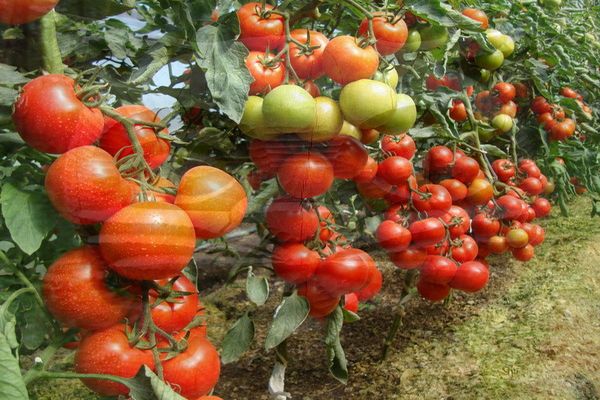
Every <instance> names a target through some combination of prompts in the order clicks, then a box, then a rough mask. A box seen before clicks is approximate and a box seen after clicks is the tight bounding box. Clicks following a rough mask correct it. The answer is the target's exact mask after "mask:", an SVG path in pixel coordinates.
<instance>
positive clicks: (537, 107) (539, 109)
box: [531, 96, 552, 114]
mask: <svg viewBox="0 0 600 400" xmlns="http://www.w3.org/2000/svg"><path fill="white" fill-rule="evenodd" d="M531 111H533V112H534V113H536V114H543V113H551V112H552V105H550V103H548V101H547V100H546V99H545V98H543V97H542V96H538V97H536V98H535V99H533V101H532V102H531Z"/></svg>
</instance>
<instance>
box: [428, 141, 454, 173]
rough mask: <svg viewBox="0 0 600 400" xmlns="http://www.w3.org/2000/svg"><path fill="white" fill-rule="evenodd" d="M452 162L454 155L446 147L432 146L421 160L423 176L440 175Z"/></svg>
mask: <svg viewBox="0 0 600 400" xmlns="http://www.w3.org/2000/svg"><path fill="white" fill-rule="evenodd" d="M453 160H454V153H453V152H452V150H450V149H449V148H447V147H446V146H434V147H432V148H431V149H429V151H428V152H427V156H426V157H425V160H423V168H424V169H425V174H426V175H427V174H432V175H436V174H442V173H444V172H447V170H448V168H450V165H451V164H452V161H453Z"/></svg>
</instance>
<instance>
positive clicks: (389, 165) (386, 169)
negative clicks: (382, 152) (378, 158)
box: [377, 156, 413, 185]
mask: <svg viewBox="0 0 600 400" xmlns="http://www.w3.org/2000/svg"><path fill="white" fill-rule="evenodd" d="M377 174H378V175H379V176H380V177H381V178H383V179H385V181H386V182H388V183H389V184H390V185H402V184H404V183H406V180H407V179H408V178H409V177H410V176H411V175H412V174H413V165H412V163H411V162H410V161H409V160H407V159H406V158H404V157H400V156H392V157H388V158H386V159H385V160H383V161H382V162H381V163H380V164H379V169H378V171H377Z"/></svg>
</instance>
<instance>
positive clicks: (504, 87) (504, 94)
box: [494, 82, 517, 104]
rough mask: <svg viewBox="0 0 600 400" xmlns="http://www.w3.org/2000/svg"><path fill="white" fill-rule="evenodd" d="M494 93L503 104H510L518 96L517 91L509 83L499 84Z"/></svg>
mask: <svg viewBox="0 0 600 400" xmlns="http://www.w3.org/2000/svg"><path fill="white" fill-rule="evenodd" d="M494 92H495V93H496V94H497V96H498V100H500V102H501V103H502V104H506V103H508V102H509V101H511V100H513V99H514V98H515V96H516V95H517V89H515V87H514V86H513V85H512V84H510V83H508V82H498V83H497V84H496V85H495V86H494Z"/></svg>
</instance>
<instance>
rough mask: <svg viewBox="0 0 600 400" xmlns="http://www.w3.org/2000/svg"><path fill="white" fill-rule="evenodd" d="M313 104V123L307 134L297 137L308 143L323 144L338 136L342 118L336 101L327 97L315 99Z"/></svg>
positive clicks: (302, 133) (303, 133)
mask: <svg viewBox="0 0 600 400" xmlns="http://www.w3.org/2000/svg"><path fill="white" fill-rule="evenodd" d="M315 102H316V104H317V116H316V118H315V123H314V125H313V126H312V127H311V128H310V129H309V130H308V131H307V132H301V133H298V136H300V137H301V138H302V139H304V140H306V141H309V142H324V141H326V140H329V139H331V138H333V137H335V136H337V135H338V133H339V132H340V129H342V125H343V124H344V116H343V115H342V110H340V106H339V104H338V103H337V101H335V100H333V99H331V98H329V97H325V96H320V97H317V98H315Z"/></svg>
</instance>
